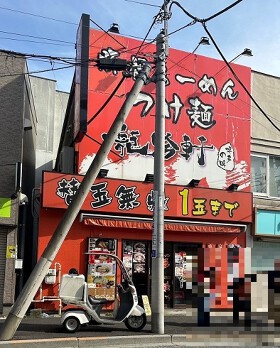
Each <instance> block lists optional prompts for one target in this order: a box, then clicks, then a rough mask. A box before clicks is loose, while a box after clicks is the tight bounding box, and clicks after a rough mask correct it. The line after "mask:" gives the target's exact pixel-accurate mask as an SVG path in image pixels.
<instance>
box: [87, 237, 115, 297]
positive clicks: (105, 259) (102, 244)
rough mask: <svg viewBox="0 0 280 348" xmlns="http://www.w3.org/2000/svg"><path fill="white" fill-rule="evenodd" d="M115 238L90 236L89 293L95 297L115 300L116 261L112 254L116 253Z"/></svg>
mask: <svg viewBox="0 0 280 348" xmlns="http://www.w3.org/2000/svg"><path fill="white" fill-rule="evenodd" d="M115 246H116V240H115V239H100V238H89V246H88V252H89V259H88V274H87V282H88V293H89V295H92V296H93V297H95V298H106V299H107V300H108V301H114V299H115V289H116V261H115V260H114V259H112V258H111V257H110V256H106V255H98V252H102V253H105V254H113V255H115V254H116V248H115Z"/></svg>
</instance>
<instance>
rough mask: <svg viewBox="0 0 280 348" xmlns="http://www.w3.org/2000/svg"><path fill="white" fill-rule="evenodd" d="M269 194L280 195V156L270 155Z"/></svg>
mask: <svg viewBox="0 0 280 348" xmlns="http://www.w3.org/2000/svg"><path fill="white" fill-rule="evenodd" d="M269 195H270V196H272V197H280V157H276V156H269Z"/></svg>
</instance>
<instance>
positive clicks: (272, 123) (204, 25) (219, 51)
mask: <svg viewBox="0 0 280 348" xmlns="http://www.w3.org/2000/svg"><path fill="white" fill-rule="evenodd" d="M202 26H203V28H204V30H205V31H206V33H207V35H208V36H209V38H210V39H211V41H212V42H213V45H214V46H215V48H216V50H217V52H218V53H219V55H220V56H221V57H222V59H223V61H224V62H225V63H226V65H227V67H228V68H229V70H230V71H231V73H232V74H233V76H234V77H235V79H236V80H237V81H238V82H239V84H240V85H241V86H242V88H243V89H244V91H245V92H246V94H247V95H248V97H249V98H250V99H251V100H252V102H253V103H254V104H255V105H256V107H257V108H258V109H259V111H260V112H261V113H262V114H263V115H264V117H265V118H266V119H267V120H268V121H269V122H270V123H271V125H272V126H273V127H274V128H275V129H277V130H278V131H279V132H280V128H279V127H277V125H276V124H275V123H274V122H273V121H272V120H271V119H270V118H269V117H268V116H267V114H266V113H265V112H264V110H263V109H262V108H261V106H260V105H259V104H258V103H257V101H256V100H255V98H254V97H253V96H252V95H251V93H250V92H249V91H248V89H247V88H246V86H245V85H244V83H243V82H242V81H241V80H240V78H239V77H238V76H237V74H236V73H235V71H234V70H233V68H232V67H231V65H230V64H229V63H228V61H227V60H226V58H225V56H224V55H223V53H222V52H221V50H220V49H219V47H218V45H217V43H216V42H215V40H214V38H213V36H212V35H211V33H210V32H209V30H208V29H207V27H206V23H205V22H203V23H202Z"/></svg>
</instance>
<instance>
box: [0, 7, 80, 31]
mask: <svg viewBox="0 0 280 348" xmlns="http://www.w3.org/2000/svg"><path fill="white" fill-rule="evenodd" d="M0 9H1V10H6V11H12V12H17V13H21V14H24V15H29V16H33V17H38V18H43V19H48V20H51V21H55V22H61V23H66V24H71V25H76V26H78V24H77V23H73V22H68V21H64V20H61V19H57V18H52V17H46V16H41V15H38V14H34V13H30V12H24V11H19V10H15V9H12V8H8V7H2V6H0Z"/></svg>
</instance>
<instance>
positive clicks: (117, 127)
mask: <svg viewBox="0 0 280 348" xmlns="http://www.w3.org/2000/svg"><path fill="white" fill-rule="evenodd" d="M150 71H151V67H150V65H149V64H147V65H145V67H144V69H143V71H142V72H140V73H139V75H138V76H137V79H136V82H135V84H134V86H133V87H132V90H131V92H130V93H129V94H128V96H127V99H126V101H125V102H124V104H123V106H122V107H121V109H120V111H119V113H118V115H117V117H116V119H115V120H114V122H113V124H112V126H111V128H110V130H109V132H108V134H107V136H106V138H105V140H104V142H103V143H102V145H101V146H100V149H99V151H98V153H97V154H96V156H95V158H94V159H93V161H92V163H91V165H90V167H89V169H88V171H87V173H86V175H85V176H84V179H83V181H82V183H81V185H80V187H79V189H78V191H77V193H76V194H75V196H74V199H73V201H72V203H71V204H70V205H69V207H68V209H67V210H66V212H65V214H64V216H63V218H62V220H61V222H60V223H59V225H58V227H57V228H56V230H55V232H54V234H53V236H52V238H51V240H50V241H49V244H48V245H47V247H46V249H45V251H44V252H43V254H42V256H41V258H40V259H39V261H38V263H37V264H36V266H35V267H34V269H33V271H32V273H31V275H30V277H29V278H28V280H27V282H26V284H25V286H24V288H23V290H22V292H21V293H20V295H19V297H18V298H17V300H16V302H15V303H14V305H13V307H12V308H11V311H10V313H9V315H8V317H7V319H6V320H5V323H4V325H3V327H2V331H1V333H0V340H2V341H7V340H10V339H11V338H13V336H14V334H15V332H16V330H17V328H18V326H19V324H20V322H21V320H22V318H23V317H24V315H25V313H26V311H27V309H28V307H29V306H30V304H31V302H32V300H33V298H34V296H35V295H36V292H37V290H38V289H39V286H40V284H41V283H42V281H43V279H44V277H45V276H46V274H47V272H48V269H49V268H50V266H51V264H52V262H53V260H54V258H55V256H56V255H57V253H58V251H59V249H60V247H61V245H62V243H63V241H64V239H65V238H66V236H67V234H68V231H69V230H70V228H71V226H72V224H73V222H74V220H75V218H76V217H77V215H78V213H79V211H80V209H81V207H82V205H83V202H84V200H85V198H86V197H87V195H88V192H89V191H90V188H91V186H92V184H93V183H94V181H95V179H96V177H97V175H98V173H99V170H100V168H101V167H102V164H103V163H104V160H105V158H106V156H107V155H108V153H109V151H110V149H111V147H112V145H113V144H114V140H115V139H116V137H117V135H118V133H119V132H120V131H121V127H122V125H123V123H124V122H125V120H126V118H127V116H128V114H129V112H130V110H131V108H132V106H133V104H134V102H135V100H136V98H137V96H138V94H139V92H140V91H141V89H142V87H143V85H144V83H146V82H147V79H148V76H149V74H150Z"/></svg>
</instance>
